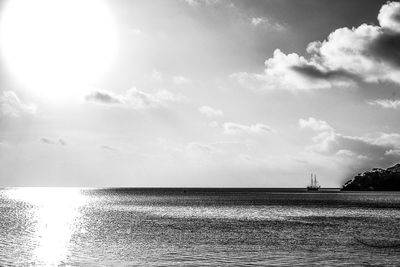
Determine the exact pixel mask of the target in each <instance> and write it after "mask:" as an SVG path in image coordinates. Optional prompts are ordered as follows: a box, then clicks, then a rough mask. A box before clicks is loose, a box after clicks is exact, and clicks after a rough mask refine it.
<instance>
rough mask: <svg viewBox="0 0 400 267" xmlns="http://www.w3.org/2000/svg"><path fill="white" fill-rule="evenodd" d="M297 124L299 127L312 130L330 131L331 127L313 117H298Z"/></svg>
mask: <svg viewBox="0 0 400 267" xmlns="http://www.w3.org/2000/svg"><path fill="white" fill-rule="evenodd" d="M299 124H300V127H301V128H311V129H312V130H314V131H331V130H332V127H331V126H330V125H329V124H328V123H327V122H326V121H322V120H317V119H315V118H313V117H310V118H308V119H307V120H305V119H300V120H299Z"/></svg>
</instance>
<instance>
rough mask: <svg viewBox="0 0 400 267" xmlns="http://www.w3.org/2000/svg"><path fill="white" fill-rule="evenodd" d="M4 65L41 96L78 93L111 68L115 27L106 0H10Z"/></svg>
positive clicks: (2, 33)
mask: <svg viewBox="0 0 400 267" xmlns="http://www.w3.org/2000/svg"><path fill="white" fill-rule="evenodd" d="M0 38H1V52H2V57H3V59H5V60H4V61H5V64H6V67H7V68H8V69H9V70H10V72H11V73H12V74H13V75H14V76H15V77H16V79H18V81H19V82H21V83H23V84H24V85H25V86H26V87H28V88H29V89H31V90H32V91H34V92H36V93H37V94H40V95H43V96H53V97H55V96H61V97H64V96H65V95H71V94H74V93H77V91H79V90H81V88H83V87H85V86H90V85H91V83H93V82H95V81H96V79H98V78H99V77H101V76H102V75H103V74H104V73H105V72H106V71H107V70H108V69H109V68H110V67H111V64H112V61H113V59H114V56H115V50H116V39H117V38H116V27H115V23H114V21H113V19H112V16H111V14H110V12H109V10H108V8H107V5H106V3H105V2H103V1H102V0H12V1H9V2H7V3H6V5H5V8H4V10H3V12H2V14H1V20H0Z"/></svg>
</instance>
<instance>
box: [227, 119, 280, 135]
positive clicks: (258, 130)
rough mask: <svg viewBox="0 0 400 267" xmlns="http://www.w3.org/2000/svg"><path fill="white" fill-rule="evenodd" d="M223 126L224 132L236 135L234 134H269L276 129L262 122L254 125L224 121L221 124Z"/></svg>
mask: <svg viewBox="0 0 400 267" xmlns="http://www.w3.org/2000/svg"><path fill="white" fill-rule="evenodd" d="M223 128H224V133H225V134H229V135H236V134H243V133H247V134H270V133H275V132H276V130H275V129H273V128H272V127H270V126H268V125H265V124H262V123H257V124H254V125H249V126H247V125H243V124H239V123H233V122H226V123H224V124H223Z"/></svg>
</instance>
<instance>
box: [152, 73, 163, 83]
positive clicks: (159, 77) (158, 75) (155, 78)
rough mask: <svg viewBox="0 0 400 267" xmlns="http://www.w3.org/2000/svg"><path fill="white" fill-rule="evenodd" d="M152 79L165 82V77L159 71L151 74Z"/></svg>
mask: <svg viewBox="0 0 400 267" xmlns="http://www.w3.org/2000/svg"><path fill="white" fill-rule="evenodd" d="M151 77H152V78H153V79H154V80H156V81H159V82H160V81H162V80H163V75H162V73H161V72H160V71H158V70H153V71H152V73H151Z"/></svg>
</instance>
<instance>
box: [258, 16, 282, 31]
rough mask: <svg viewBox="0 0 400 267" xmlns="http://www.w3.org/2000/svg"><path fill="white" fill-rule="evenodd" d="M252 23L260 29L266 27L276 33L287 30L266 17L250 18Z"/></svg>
mask: <svg viewBox="0 0 400 267" xmlns="http://www.w3.org/2000/svg"><path fill="white" fill-rule="evenodd" d="M250 23H251V25H253V26H254V27H260V26H264V27H266V28H270V29H273V30H276V31H283V30H285V27H284V26H283V25H281V24H279V23H277V22H274V21H272V20H271V19H269V18H266V17H253V18H250Z"/></svg>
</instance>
